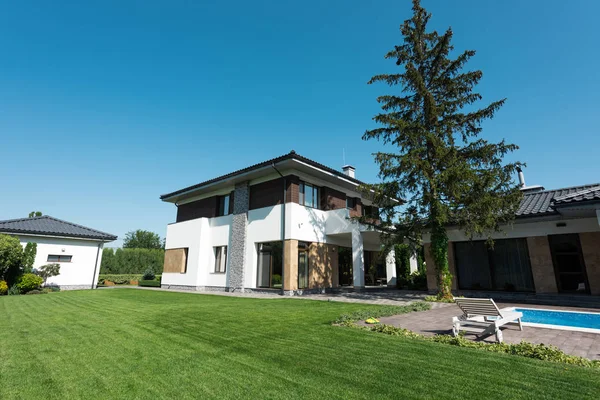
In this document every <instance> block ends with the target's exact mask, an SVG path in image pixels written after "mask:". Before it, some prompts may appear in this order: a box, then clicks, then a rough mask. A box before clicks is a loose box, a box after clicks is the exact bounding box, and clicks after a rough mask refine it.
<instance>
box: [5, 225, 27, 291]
mask: <svg viewBox="0 0 600 400" xmlns="http://www.w3.org/2000/svg"><path fill="white" fill-rule="evenodd" d="M22 262H23V246H21V242H20V241H19V239H18V238H17V237H16V236H10V235H2V234H0V278H2V279H3V280H5V281H6V282H7V284H8V285H9V286H12V285H13V284H15V283H16V281H17V280H18V278H19V276H20V275H21V274H22V273H23V271H22V268H21V265H22Z"/></svg>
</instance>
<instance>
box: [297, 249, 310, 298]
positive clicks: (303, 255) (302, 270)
mask: <svg viewBox="0 0 600 400" xmlns="http://www.w3.org/2000/svg"><path fill="white" fill-rule="evenodd" d="M306 288H308V250H307V248H306V245H303V246H302V247H301V245H298V289H306Z"/></svg>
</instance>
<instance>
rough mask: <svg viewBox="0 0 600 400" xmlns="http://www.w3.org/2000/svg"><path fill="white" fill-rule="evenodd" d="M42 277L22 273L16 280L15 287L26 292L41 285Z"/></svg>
mask: <svg viewBox="0 0 600 400" xmlns="http://www.w3.org/2000/svg"><path fill="white" fill-rule="evenodd" d="M43 281H44V280H43V279H42V278H41V277H39V276H37V275H35V274H32V273H28V274H23V276H21V278H20V279H19V282H17V287H18V288H19V291H20V292H21V293H27V292H29V291H30V290H35V289H39V288H40V286H42V283H43Z"/></svg>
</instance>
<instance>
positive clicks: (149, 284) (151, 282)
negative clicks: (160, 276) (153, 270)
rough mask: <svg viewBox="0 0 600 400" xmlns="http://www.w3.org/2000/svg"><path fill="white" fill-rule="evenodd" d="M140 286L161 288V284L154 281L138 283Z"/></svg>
mask: <svg viewBox="0 0 600 400" xmlns="http://www.w3.org/2000/svg"><path fill="white" fill-rule="evenodd" d="M138 286H147V287H160V282H159V281H154V280H141V281H139V282H138Z"/></svg>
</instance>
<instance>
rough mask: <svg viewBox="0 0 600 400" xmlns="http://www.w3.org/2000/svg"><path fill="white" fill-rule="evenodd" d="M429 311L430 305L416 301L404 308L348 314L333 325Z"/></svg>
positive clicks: (387, 307)
mask: <svg viewBox="0 0 600 400" xmlns="http://www.w3.org/2000/svg"><path fill="white" fill-rule="evenodd" d="M429 309H431V305H430V304H429V303H426V302H424V301H417V302H415V303H411V304H408V305H406V306H381V307H377V308H372V309H367V310H359V311H355V312H352V313H350V314H342V315H340V316H339V317H338V318H337V319H336V320H335V321H333V323H334V324H340V325H348V324H353V323H354V322H356V321H363V320H365V319H367V318H379V317H389V316H391V315H398V314H407V313H409V312H413V311H427V310H429Z"/></svg>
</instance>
